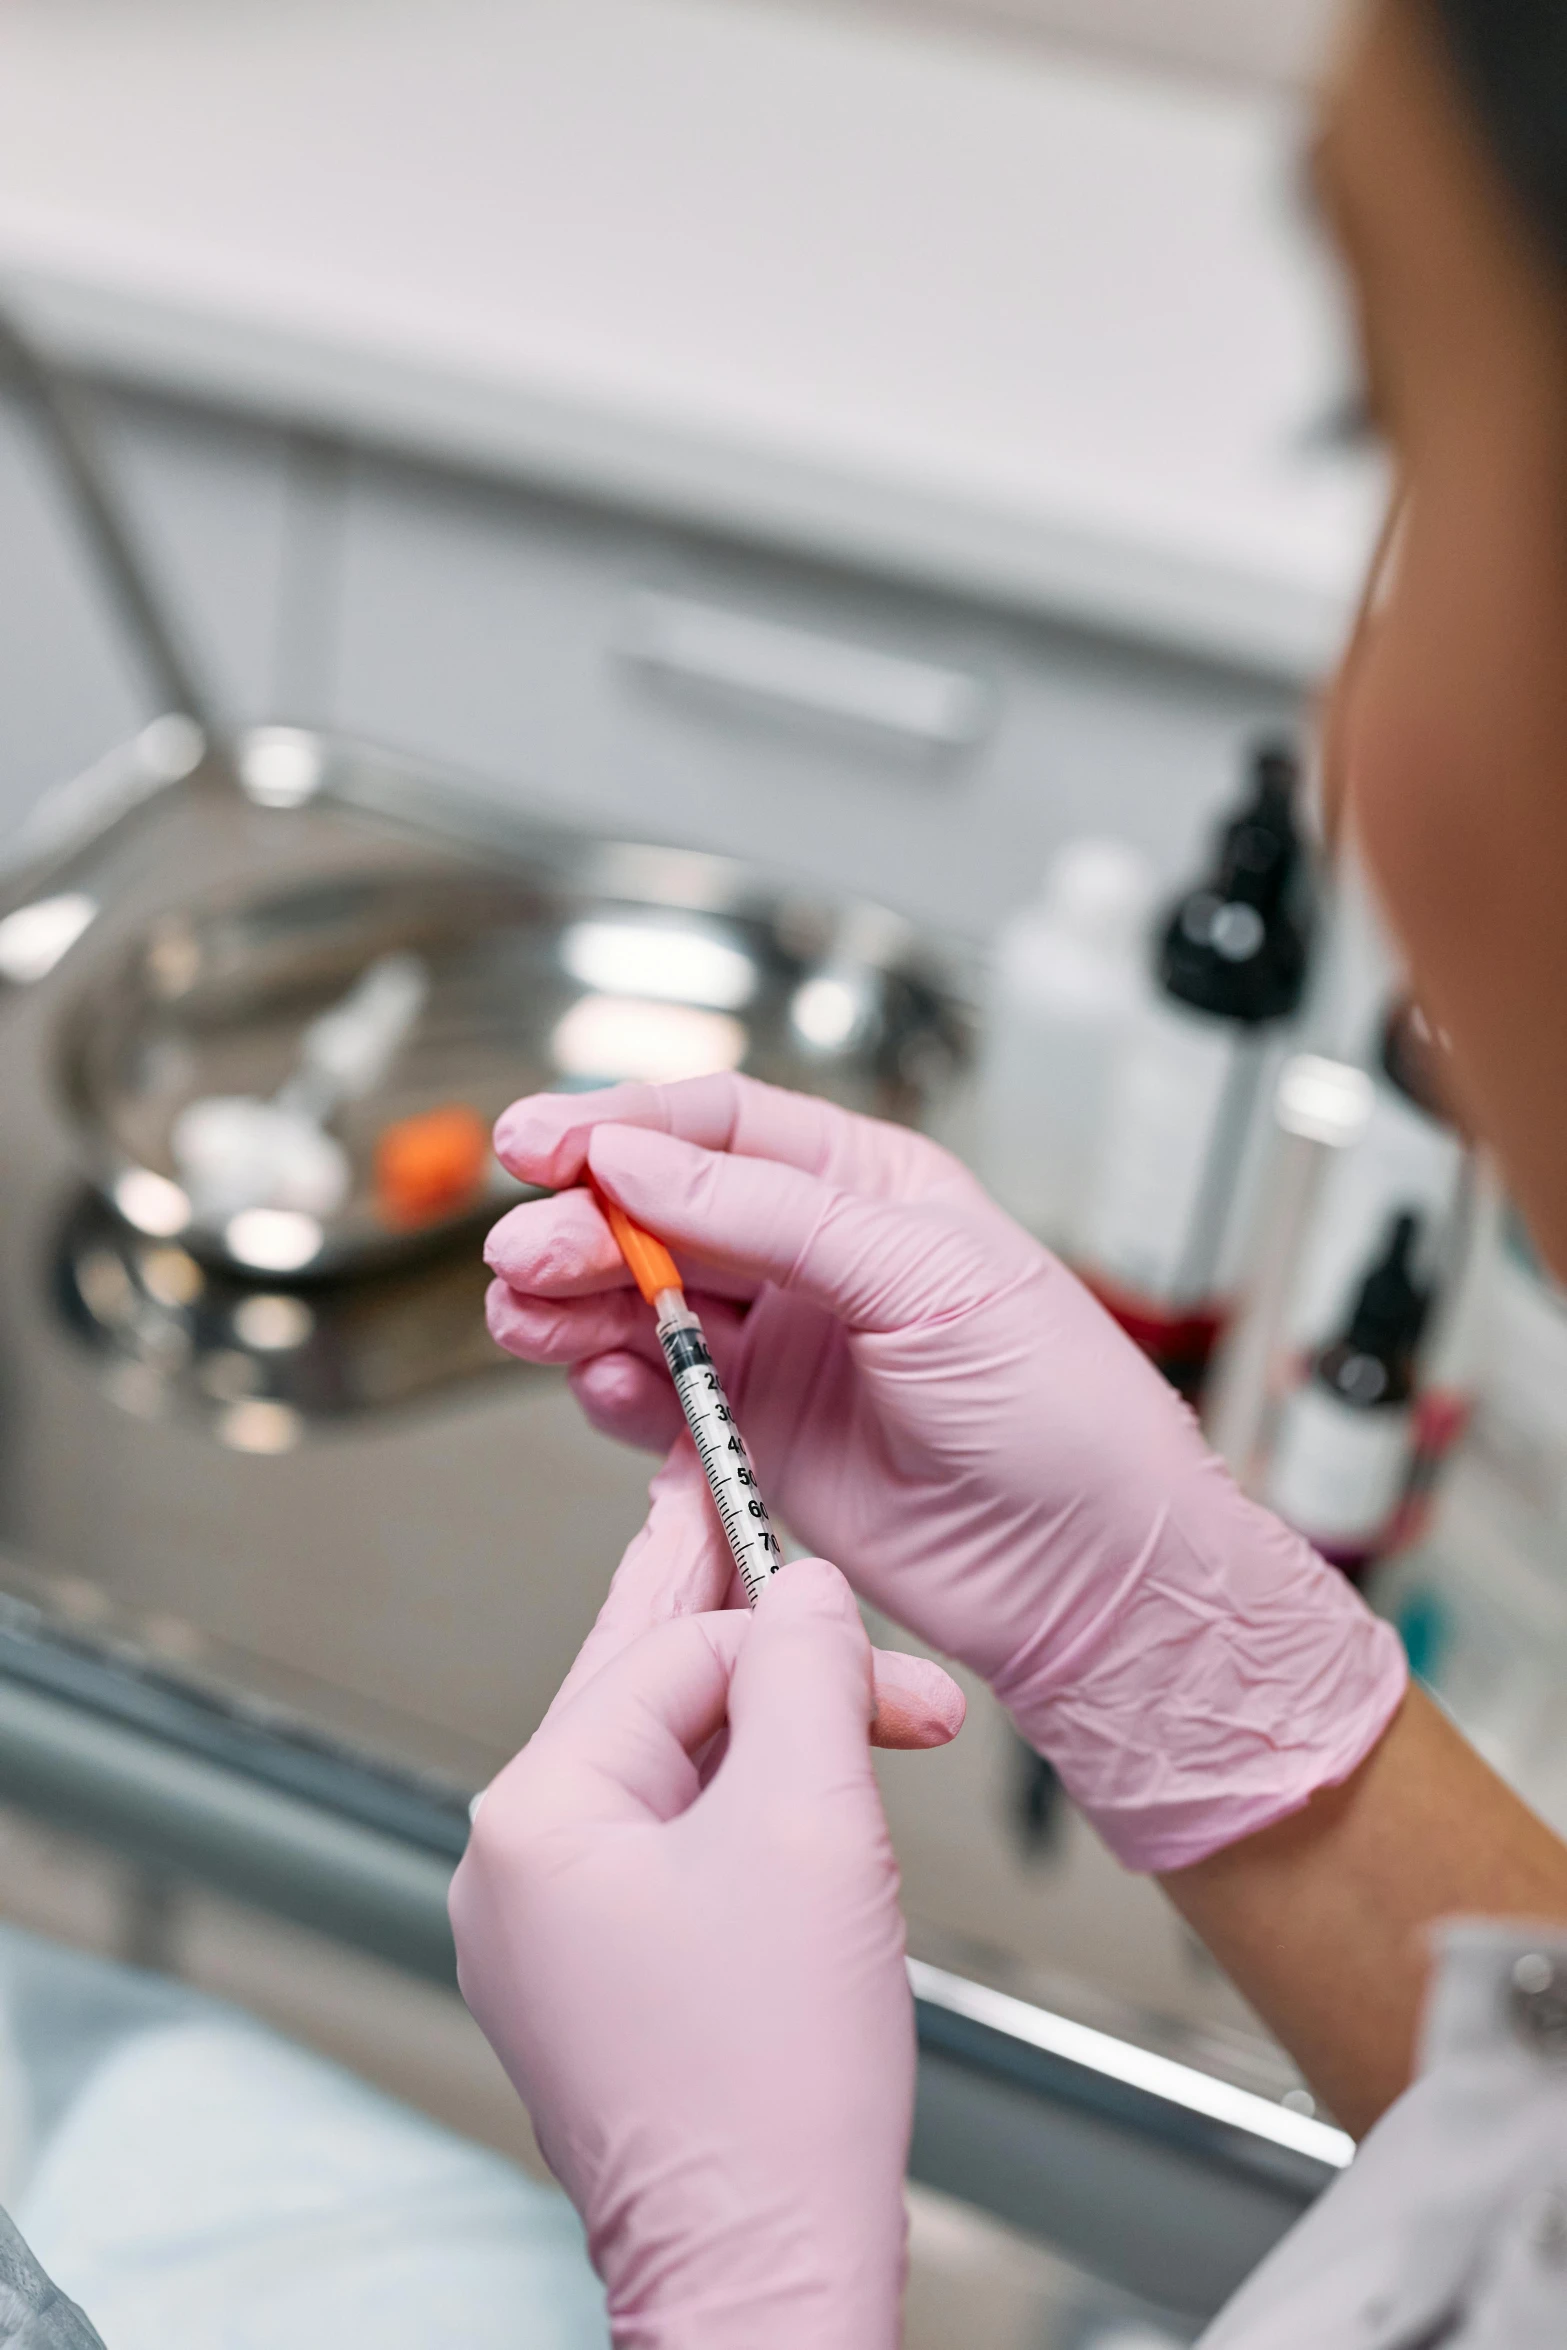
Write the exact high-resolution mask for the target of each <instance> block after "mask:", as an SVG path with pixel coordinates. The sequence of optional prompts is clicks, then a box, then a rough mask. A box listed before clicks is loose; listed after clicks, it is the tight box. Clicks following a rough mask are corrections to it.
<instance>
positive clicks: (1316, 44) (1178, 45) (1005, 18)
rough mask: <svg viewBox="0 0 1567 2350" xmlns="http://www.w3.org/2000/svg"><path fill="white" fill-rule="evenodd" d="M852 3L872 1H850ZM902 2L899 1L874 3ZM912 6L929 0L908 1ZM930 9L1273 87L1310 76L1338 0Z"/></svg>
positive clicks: (1062, 0)
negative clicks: (1273, 85) (986, 20)
mask: <svg viewBox="0 0 1567 2350" xmlns="http://www.w3.org/2000/svg"><path fill="white" fill-rule="evenodd" d="M842 4H843V5H845V6H847V7H850V8H858V7H863V6H865V5H866V4H867V0H842ZM868 4H869V5H872V6H876V5H887V6H894V7H895V6H897V5H899V0H868ZM904 4H905V5H906V6H908V7H910V8H916V7H921V5H922V0H904ZM922 12H925V13H931V14H940V15H948V16H961V17H967V18H971V19H975V20H980V21H983V20H985V19H989V20H990V21H992V22H993V23H995V24H996V25H997V26H998V27H1000V26H1010V27H1014V28H1019V29H1022V30H1024V31H1027V32H1030V33H1043V34H1045V35H1046V36H1047V37H1051V38H1063V39H1066V40H1069V41H1071V42H1072V43H1073V44H1074V45H1079V46H1082V47H1085V48H1090V49H1098V50H1103V51H1105V52H1107V53H1109V54H1111V55H1120V56H1133V57H1138V58H1141V59H1143V60H1144V61H1145V62H1149V63H1157V64H1160V65H1174V66H1179V67H1184V68H1186V69H1188V70H1190V71H1194V72H1198V73H1203V74H1220V75H1223V76H1224V77H1225V78H1227V79H1231V78H1234V79H1240V80H1244V81H1252V82H1263V83H1269V84H1278V83H1283V84H1297V83H1300V82H1302V81H1304V80H1306V79H1307V78H1308V77H1309V75H1310V73H1311V71H1312V68H1313V66H1314V65H1315V63H1316V61H1317V59H1318V58H1319V57H1320V56H1321V54H1322V50H1323V46H1324V44H1325V42H1326V41H1327V39H1328V37H1329V33H1330V30H1331V25H1332V20H1333V18H1334V16H1335V15H1336V13H1337V5H1336V0H924V8H923V11H922Z"/></svg>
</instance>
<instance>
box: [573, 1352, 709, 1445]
mask: <svg viewBox="0 0 1567 2350" xmlns="http://www.w3.org/2000/svg"><path fill="white" fill-rule="evenodd" d="M567 1385H568V1386H569V1387H570V1389H571V1392H572V1394H573V1395H574V1396H575V1397H576V1399H577V1405H578V1408H579V1410H580V1411H581V1413H582V1416H583V1418H584V1419H585V1420H586V1421H587V1423H588V1425H589V1427H590V1428H596V1429H597V1430H598V1432H599V1434H600V1435H601V1436H612V1437H613V1438H614V1439H615V1442H616V1443H617V1444H629V1445H631V1446H633V1447H634V1448H635V1450H637V1451H638V1452H657V1453H665V1452H668V1450H669V1448H670V1446H671V1445H672V1444H673V1443H674V1442H675V1441H676V1439H677V1438H678V1437H679V1434H680V1431H681V1429H682V1428H683V1427H684V1426H685V1420H684V1417H683V1415H682V1413H681V1409H680V1404H679V1401H678V1399H677V1397H676V1395H675V1391H674V1389H673V1387H671V1385H670V1383H669V1373H668V1371H667V1370H666V1369H665V1367H664V1365H663V1363H662V1362H659V1363H657V1364H653V1363H647V1362H644V1361H643V1360H642V1358H641V1357H640V1356H639V1355H634V1354H629V1353H619V1354H602V1355H590V1356H589V1357H588V1360H587V1361H586V1362H585V1363H574V1364H573V1365H572V1368H571V1371H570V1374H569V1376H568V1379H567Z"/></svg>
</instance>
